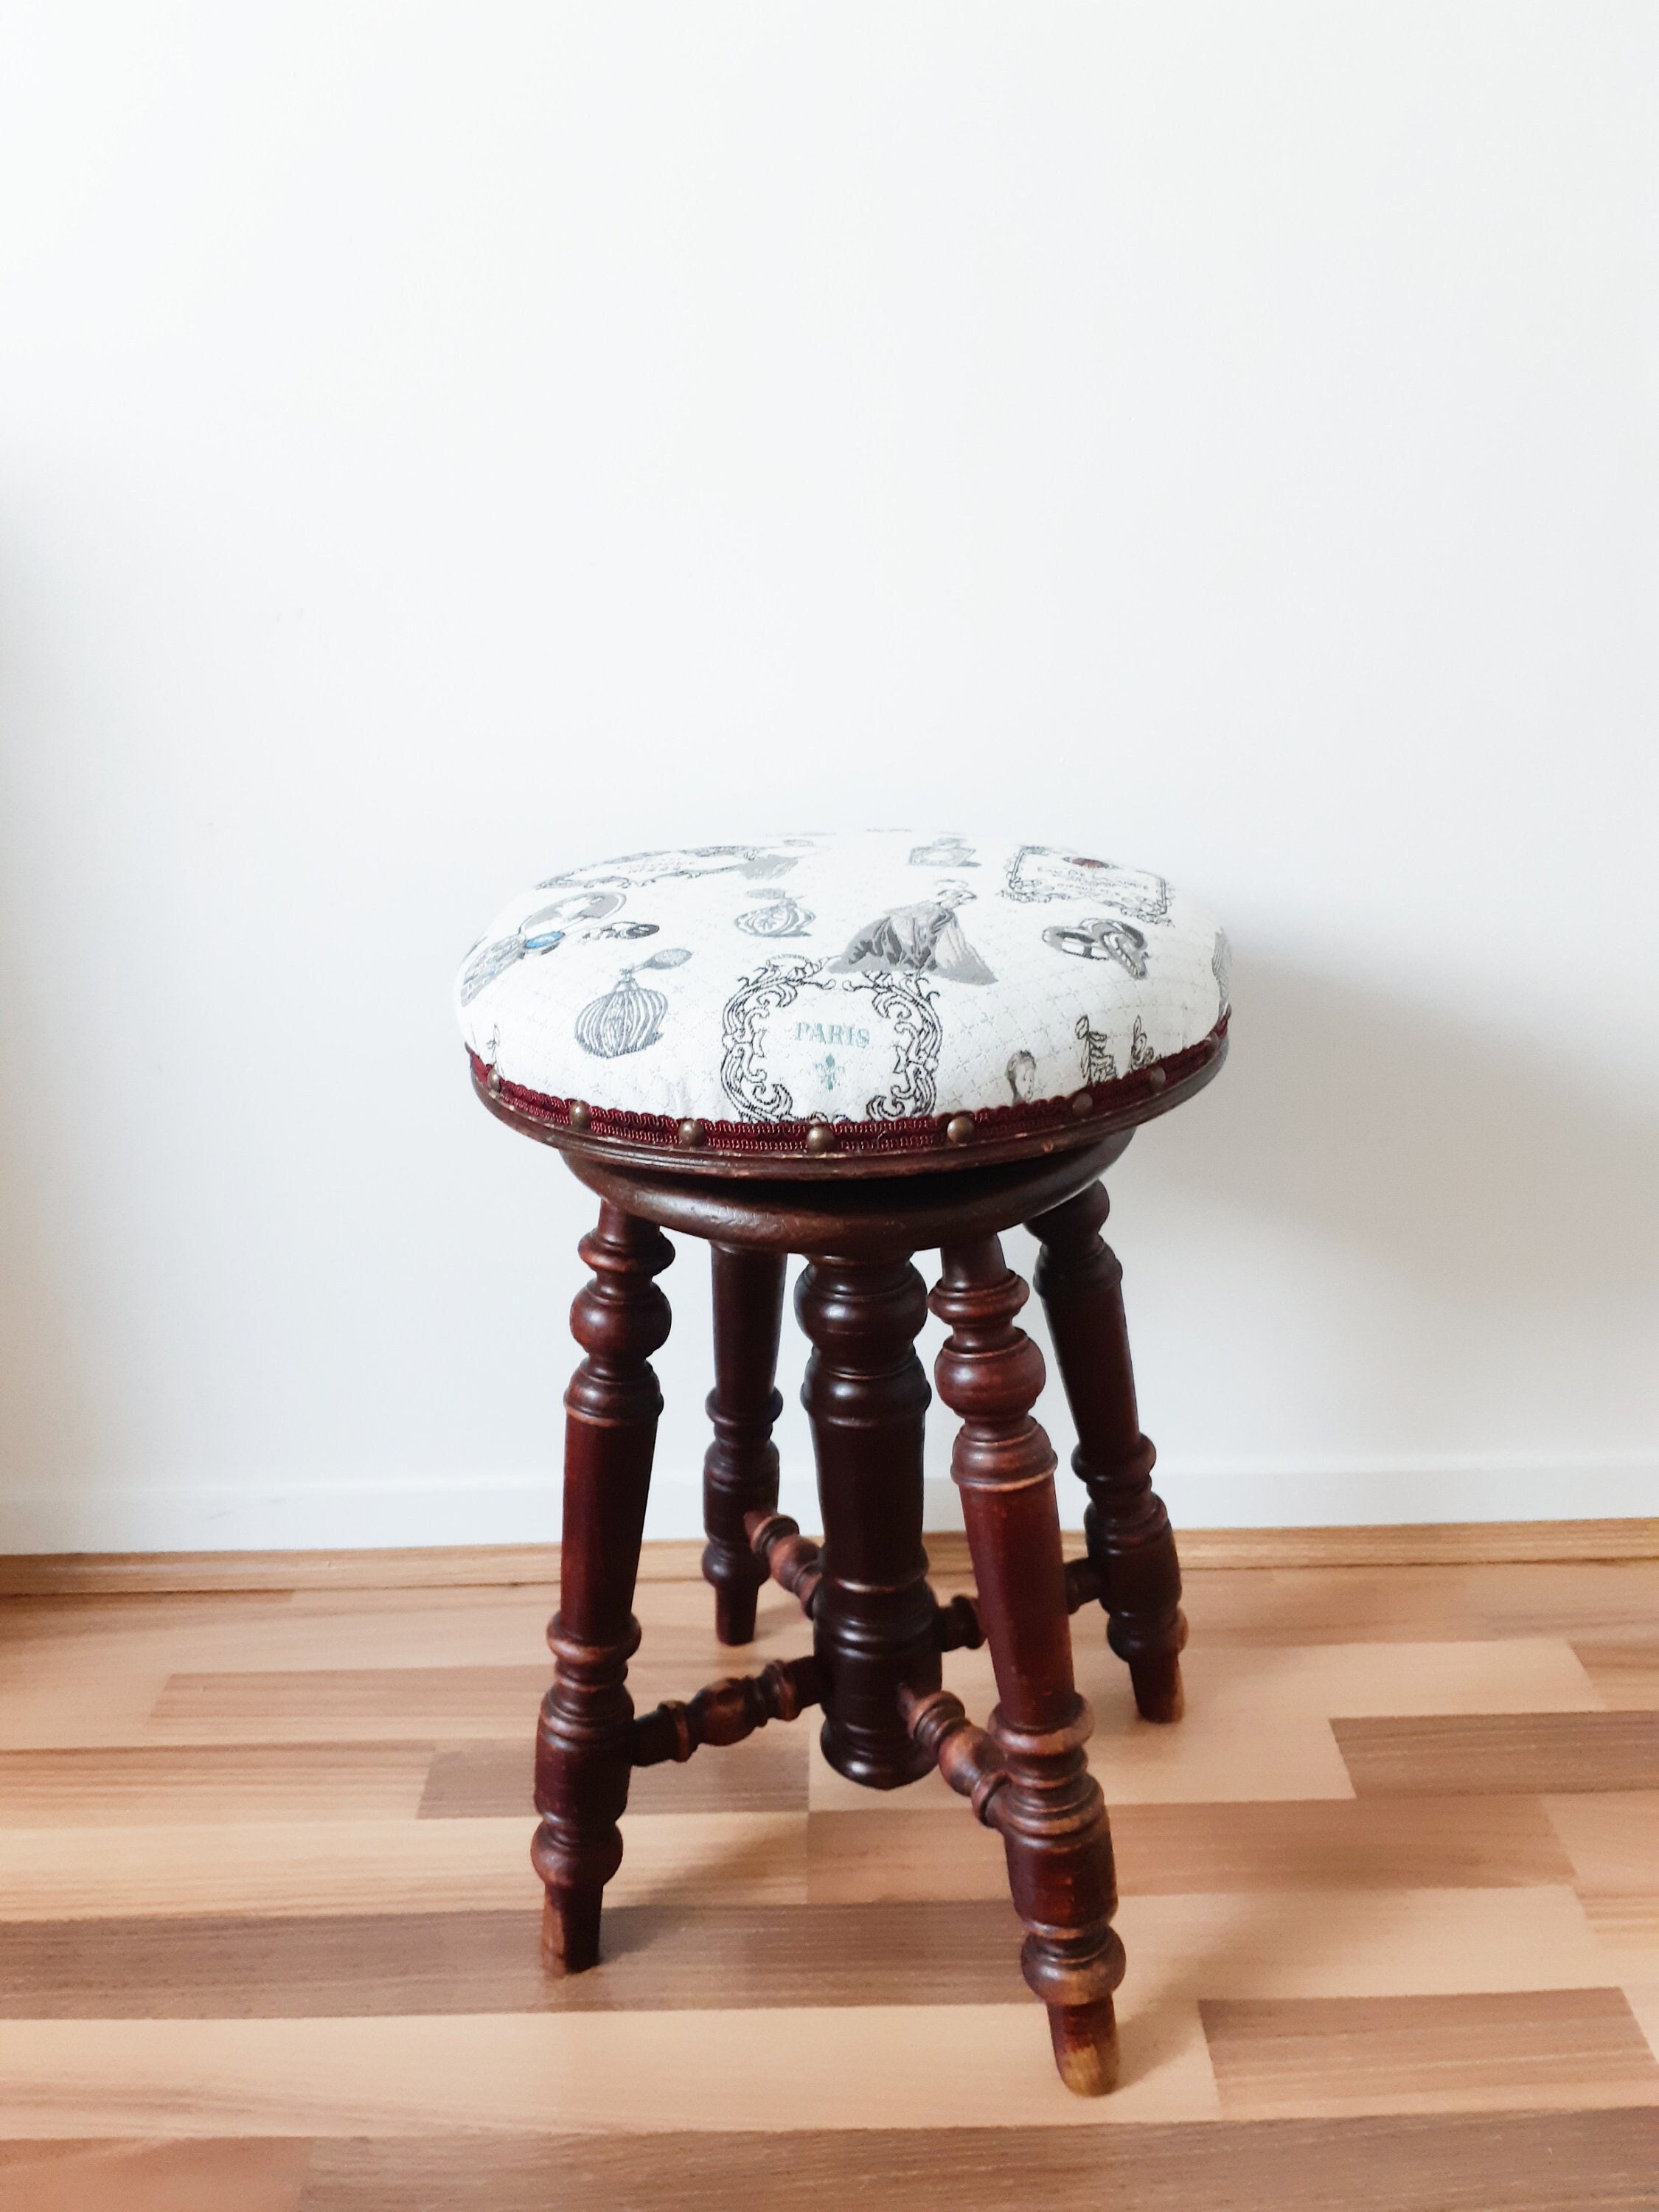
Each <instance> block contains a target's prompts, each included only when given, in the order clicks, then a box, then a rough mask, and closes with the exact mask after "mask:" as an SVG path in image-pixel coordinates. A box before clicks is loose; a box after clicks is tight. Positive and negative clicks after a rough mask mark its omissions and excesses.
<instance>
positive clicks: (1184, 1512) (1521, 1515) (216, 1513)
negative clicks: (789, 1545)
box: [0, 1452, 1659, 1553]
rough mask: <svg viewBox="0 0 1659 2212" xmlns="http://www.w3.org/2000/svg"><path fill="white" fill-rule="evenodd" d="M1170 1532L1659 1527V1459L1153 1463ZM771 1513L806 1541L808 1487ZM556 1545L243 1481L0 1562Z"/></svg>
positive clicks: (67, 1526) (537, 1488) (945, 1498)
mask: <svg viewBox="0 0 1659 2212" xmlns="http://www.w3.org/2000/svg"><path fill="white" fill-rule="evenodd" d="M1156 1480H1157V1482H1158V1488H1159V1490H1160V1491H1161V1492H1162V1493H1163V1495H1164V1498H1165V1499H1166V1500H1167V1502H1168V1504H1169V1507H1170V1515H1171V1516H1172V1518H1173V1519H1174V1521H1175V1522H1176V1527H1177V1528H1182V1527H1185V1528H1361V1527H1367V1526H1376V1525H1383V1524H1388V1523H1396V1522H1407V1523H1422V1522H1446V1521H1449V1522H1462V1521H1529V1520H1538V1521H1556V1520H1617V1519H1624V1518H1628V1517H1633V1516H1643V1515H1652V1514H1656V1513H1659V1452H1647V1453H1631V1452H1605V1453H1584V1454H1581V1455H1571V1456H1565V1455H1536V1456H1534V1455H1522V1454H1515V1453H1492V1454H1471V1453H1458V1454H1449V1455H1443V1456H1439V1457H1426V1456H1425V1457H1418V1456H1412V1457H1404V1456H1402V1457H1399V1458H1392V1459H1380V1458H1379V1459H1365V1460H1359V1459H1348V1460H1343V1459H1334V1458H1333V1459H1324V1460H1308V1461H1306V1462H1291V1461H1285V1460H1279V1461H1276V1462H1266V1461H1247V1460H1243V1459H1238V1460H1232V1461H1227V1462H1220V1461H1212V1462H1203V1463H1200V1462H1194V1463H1192V1464H1190V1465H1188V1466H1182V1464H1181V1463H1179V1462H1170V1463H1169V1464H1167V1465H1164V1464H1160V1466H1159V1468H1158V1475H1157V1478H1156ZM781 1503H782V1506H783V1510H784V1511H785V1512H787V1513H793V1515H794V1516H795V1517H796V1519H797V1520H799V1522H800V1523H801V1525H802V1527H803V1528H808V1529H811V1530H816V1529H817V1527H818V1522H817V1501H816V1498H814V1495H813V1492H812V1487H811V1482H810V1480H806V1479H804V1478H800V1477H797V1478H794V1479H793V1480H786V1482H785V1484H784V1490H783V1497H782V1500H781ZM1060 1514H1061V1518H1062V1520H1063V1521H1064V1522H1065V1523H1066V1526H1067V1527H1068V1528H1080V1527H1081V1525H1082V1517H1083V1492H1082V1488H1081V1486H1080V1485H1079V1484H1078V1483H1076V1482H1075V1481H1073V1480H1072V1479H1071V1477H1070V1476H1069V1475H1067V1474H1065V1473H1063V1472H1062V1474H1061V1476H1060ZM927 1526H928V1527H929V1528H960V1527H961V1526H962V1514H961V1508H960V1504H959V1502H958V1500H957V1494H956V1492H955V1491H954V1490H953V1489H952V1487H951V1484H950V1483H949V1482H948V1481H930V1482H929V1483H928V1485H927ZM701 1530H702V1515H701V1500H700V1491H699V1486H698V1481H697V1480H696V1477H694V1476H688V1475H686V1474H678V1473H675V1472H669V1473H667V1474H662V1475H659V1477H658V1480H657V1481H656V1484H655V1486H654V1488H653V1495H652V1501H651V1514H650V1518H649V1521H648V1522H647V1534H648V1535H650V1536H653V1537H687V1536H696V1535H698V1534H701ZM558 1533H559V1494H558V1480H557V1476H556V1472H554V1471H552V1470H550V1472H549V1473H548V1474H546V1475H540V1474H536V1475H530V1474H522V1475H519V1474H514V1475H479V1476H476V1477H468V1476H457V1477H453V1478H444V1479H438V1478H428V1477H422V1478H418V1479H415V1480H407V1481H395V1480H374V1481H364V1480H358V1481H355V1482H326V1483H324V1482H317V1481H314V1480H313V1481H295V1482H291V1483H283V1484H280V1485H278V1484H265V1483H255V1482H250V1483H246V1484H241V1485H236V1486H232V1485H229V1484H226V1485H222V1486H210V1485H205V1484H204V1485H185V1484H179V1485H176V1486H145V1487H140V1486H132V1487H119V1488H118V1487H117V1486H113V1485H88V1486H75V1485H72V1484H69V1483H65V1484H64V1485H62V1486H58V1487H55V1488H52V1489H45V1488H41V1489H33V1490H16V1491H10V1492H0V1553H40V1552H184V1551H300V1550H312V1549H318V1550H324V1549H326V1550H337V1551H344V1550H356V1549H359V1548H367V1547H380V1546H385V1545H411V1544H416V1545H417V1544H443V1545H451V1544H533V1543H544V1542H550V1541H553V1540H555V1539H556V1537H557V1535H558Z"/></svg>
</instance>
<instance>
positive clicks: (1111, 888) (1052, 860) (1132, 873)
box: [1002, 845, 1170, 921]
mask: <svg viewBox="0 0 1659 2212" xmlns="http://www.w3.org/2000/svg"><path fill="white" fill-rule="evenodd" d="M1002 895H1003V896H1004V897H1005V898H1011V899H1016V900H1018V902H1019V903H1020V904H1021V905H1023V906H1034V905H1045V906H1046V905H1049V904H1052V902H1054V900H1055V899H1088V900H1089V901H1090V902H1091V903H1093V904H1097V905H1103V906H1109V907H1111V908H1114V909H1115V911H1116V912H1117V913H1119V914H1127V915H1128V916H1129V917H1130V919H1131V920H1132V921H1164V920H1166V919H1167V917H1168V915H1169V911H1170V886H1169V885H1168V884H1166V883H1165V882H1164V878H1163V877H1162V876H1153V875H1149V874H1147V873H1146V872H1145V871H1144V870H1142V869H1139V868H1120V867H1117V866H1115V865H1114V864H1113V863H1112V862H1111V861H1110V860H1085V859H1084V858H1083V857H1082V855H1081V854H1066V853H1059V852H1056V851H1055V850H1054V847H1053V846H1052V845H1022V846H1021V847H1020V848H1019V850H1018V852H1017V853H1016V854H1014V857H1013V859H1012V860H1010V861H1009V863H1008V870H1007V873H1006V876H1005V877H1004V878H1003V886H1002Z"/></svg>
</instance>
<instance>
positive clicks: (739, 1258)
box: [702, 1244, 784, 1644]
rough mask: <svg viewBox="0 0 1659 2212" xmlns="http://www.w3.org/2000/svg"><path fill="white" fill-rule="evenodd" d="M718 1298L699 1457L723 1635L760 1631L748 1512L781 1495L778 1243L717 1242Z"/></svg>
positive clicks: (772, 1505)
mask: <svg viewBox="0 0 1659 2212" xmlns="http://www.w3.org/2000/svg"><path fill="white" fill-rule="evenodd" d="M709 1261H710V1264H711V1267H712V1269H713V1279H714V1389H712V1390H711V1391H710V1392H709V1394H708V1418H709V1419H710V1421H711V1422H712V1423H713V1424H714V1442H713V1443H711V1444H710V1445H709V1447H708V1454H707V1455H706V1457H705V1458H704V1460H703V1463H702V1522H703V1528H704V1531H705V1533H706V1534H707V1535H708V1546H707V1547H706V1549H705V1550H704V1552H703V1555H702V1571H703V1575H704V1577H705V1579H706V1580H707V1581H708V1582H709V1583H712V1584H713V1585H714V1632H715V1634H716V1635H717V1636H718V1637H719V1638H720V1642H721V1643H722V1644H748V1643H750V1642H752V1641H753V1638H754V1634H755V1593H756V1592H757V1589H759V1588H760V1585H761V1583H763V1581H764V1580H765V1578H766V1577H765V1571H764V1569H763V1566H762V1565H761V1563H760V1561H759V1560H758V1559H757V1558H756V1557H755V1554H754V1552H753V1550H752V1549H751V1547H750V1543H749V1539H748V1537H747V1535H746V1534H745V1533H744V1517H745V1516H746V1515H748V1514H750V1513H757V1512H768V1513H769V1512H772V1511H774V1510H775V1509H776V1506H777V1502H778V1452H777V1446H776V1445H775V1443H773V1442H772V1424H773V1423H774V1422H775V1420H776V1419H777V1418H778V1415H779V1414H780V1413H781V1412H782V1411H783V1400H782V1398H781V1396H780V1395H779V1394H778V1392H777V1391H776V1389H775V1388H774V1387H773V1376H775V1373H776V1371H777V1364H778V1334H779V1330H780V1328H781V1324H782V1319H783V1270H784V1255H783V1254H782V1253H781V1252H768V1251H760V1250H756V1249H752V1248H748V1249H746V1248H744V1246H742V1245H732V1244H716V1245H714V1247H713V1248H712V1249H711V1251H710V1253H709Z"/></svg>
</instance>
